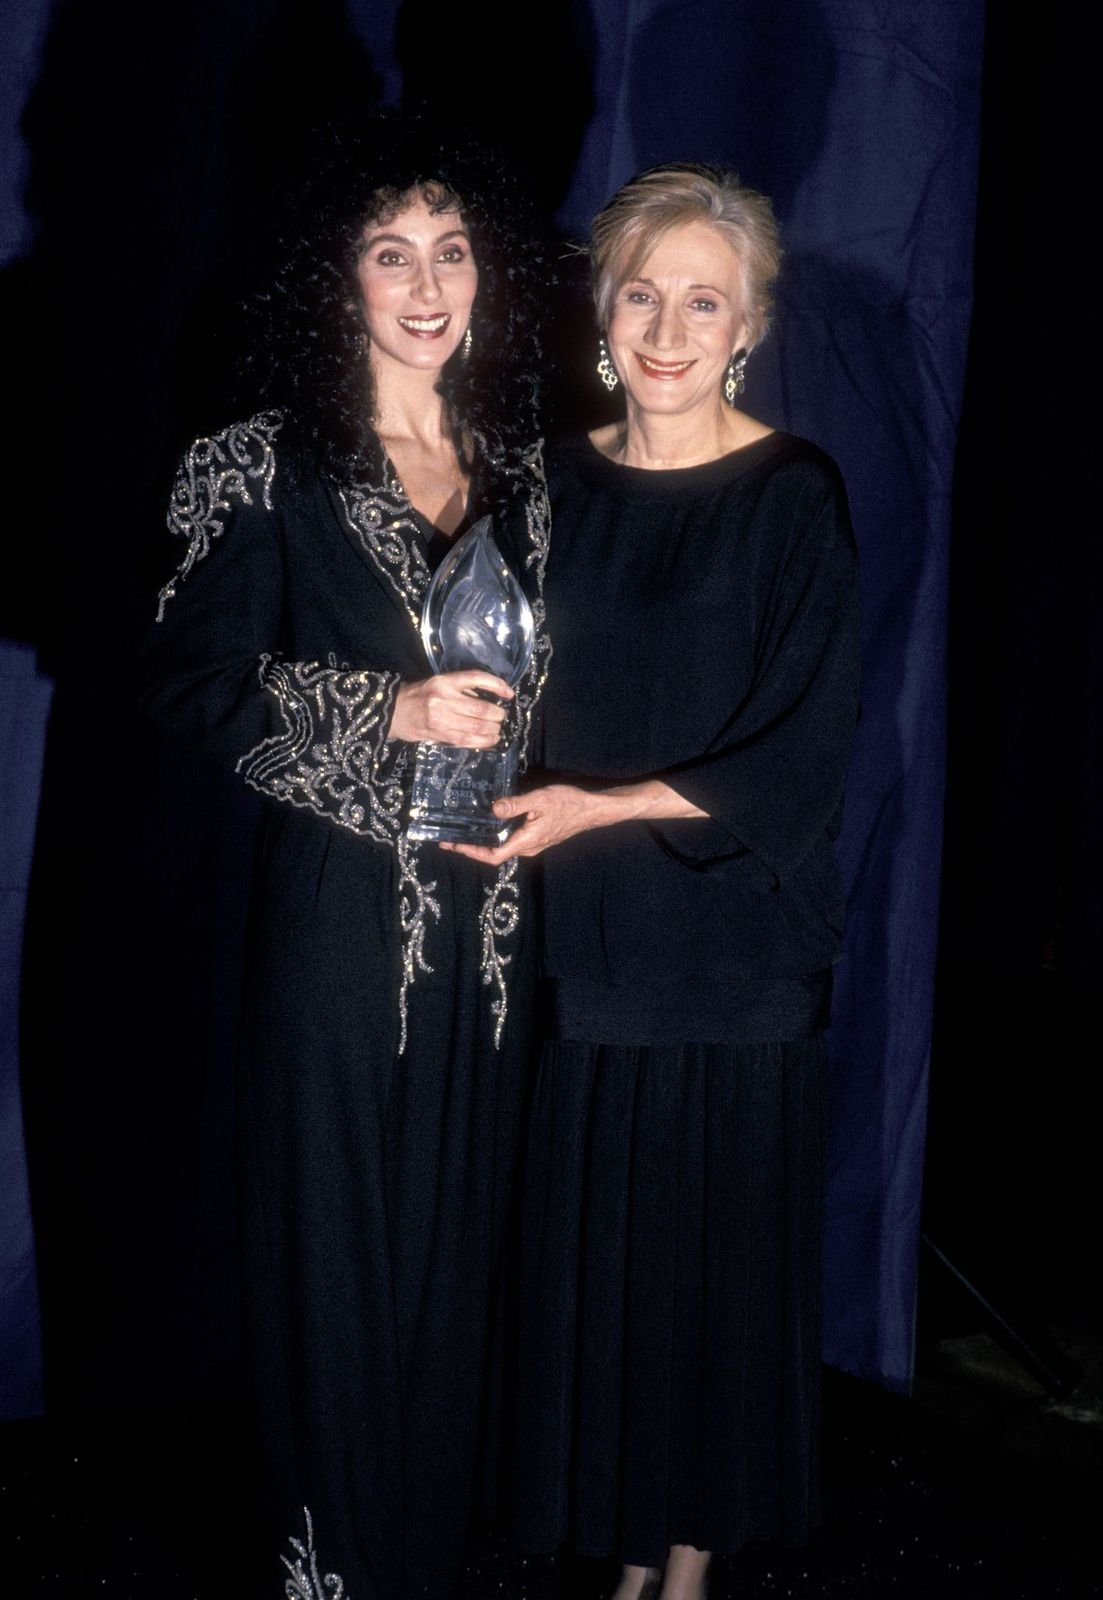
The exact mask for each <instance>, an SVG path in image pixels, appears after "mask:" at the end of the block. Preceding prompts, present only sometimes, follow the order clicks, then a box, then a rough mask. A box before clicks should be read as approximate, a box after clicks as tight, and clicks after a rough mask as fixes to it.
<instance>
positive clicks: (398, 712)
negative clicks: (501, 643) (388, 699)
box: [387, 670, 513, 750]
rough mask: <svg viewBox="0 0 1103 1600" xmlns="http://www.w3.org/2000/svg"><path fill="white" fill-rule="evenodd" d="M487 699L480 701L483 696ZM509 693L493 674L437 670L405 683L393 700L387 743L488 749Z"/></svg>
mask: <svg viewBox="0 0 1103 1600" xmlns="http://www.w3.org/2000/svg"><path fill="white" fill-rule="evenodd" d="M484 695H487V696H491V697H492V698H490V699H484V698H483V696H484ZM512 699H513V690H512V689H511V688H510V686H509V684H508V683H506V681H505V679H504V678H496V677H495V676H494V674H493V673H492V672H480V671H476V670H471V671H467V672H441V673H438V674H437V675H436V677H433V678H420V679H418V680H417V682H415V683H403V684H402V685H401V687H400V688H399V691H398V693H397V695H396V696H395V705H394V712H393V714H392V716H391V726H390V728H389V730H388V733H387V737H388V739H408V740H410V741H411V743H420V742H421V741H422V740H431V741H432V743H434V744H452V745H459V746H460V747H461V748H462V749H464V750H491V749H493V747H494V746H495V745H496V744H497V743H498V739H499V736H500V734H501V731H502V723H503V722H504V721H505V715H506V711H505V706H503V705H497V704H495V701H496V700H512Z"/></svg>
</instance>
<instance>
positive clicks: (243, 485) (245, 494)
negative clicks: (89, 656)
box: [157, 411, 283, 622]
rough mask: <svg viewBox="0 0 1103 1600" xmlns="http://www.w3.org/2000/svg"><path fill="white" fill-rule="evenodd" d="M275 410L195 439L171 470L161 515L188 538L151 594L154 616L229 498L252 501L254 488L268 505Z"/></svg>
mask: <svg viewBox="0 0 1103 1600" xmlns="http://www.w3.org/2000/svg"><path fill="white" fill-rule="evenodd" d="M282 422H283V418H282V417H281V416H280V414H279V412H278V411H260V412H258V413H257V415H256V416H255V417H250V418H249V421H248V422H236V423H234V424H233V426H232V427H229V428H223V430H222V432H221V433H216V434H212V436H211V437H210V438H209V439H197V440H196V441H195V443H194V444H193V445H192V446H191V447H190V449H189V450H188V452H187V454H186V455H185V457H184V460H183V462H182V463H181V466H180V470H179V472H178V473H177V474H176V481H175V483H174V484H173V487H172V496H171V498H170V500H169V509H168V516H167V518H166V521H167V523H168V529H169V532H170V533H175V534H178V535H180V536H181V537H182V538H185V539H186V540H187V541H188V548H187V550H186V551H185V553H184V559H183V561H182V562H181V563H180V565H179V567H178V568H177V569H176V572H175V573H174V574H173V576H172V577H171V578H170V580H169V582H168V583H166V584H165V587H164V588H163V589H162V590H161V592H160V594H159V595H158V596H157V621H158V622H160V621H161V619H162V617H163V616H164V614H165V606H166V605H167V603H168V602H169V601H170V600H172V599H173V598H174V597H175V595H176V585H177V584H178V583H180V582H181V581H182V580H183V579H184V578H186V577H187V576H188V573H189V572H190V571H191V569H192V568H193V567H194V566H195V563H196V562H197V561H202V559H203V557H204V556H205V555H206V554H207V552H208V550H209V549H210V548H211V540H212V539H217V538H218V537H219V535H220V534H221V533H222V531H223V529H224V527H225V525H226V524H225V521H224V517H225V515H226V513H227V512H229V511H230V510H232V508H233V502H234V500H239V501H241V503H242V504H243V505H247V506H251V505H252V504H253V495H254V493H257V492H259V493H260V495H261V497H262V499H263V501H264V505H265V507H266V509H267V510H269V511H271V509H272V480H273V478H274V477H275V474H276V455H275V451H274V450H273V448H272V441H273V440H274V439H275V437H276V434H277V433H278V432H279V430H280V427H281V426H282Z"/></svg>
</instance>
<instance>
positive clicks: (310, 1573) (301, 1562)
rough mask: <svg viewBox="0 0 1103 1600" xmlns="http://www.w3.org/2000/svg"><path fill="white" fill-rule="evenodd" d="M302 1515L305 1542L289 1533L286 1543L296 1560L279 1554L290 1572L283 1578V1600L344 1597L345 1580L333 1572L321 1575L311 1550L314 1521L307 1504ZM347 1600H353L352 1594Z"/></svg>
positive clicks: (337, 1599)
mask: <svg viewBox="0 0 1103 1600" xmlns="http://www.w3.org/2000/svg"><path fill="white" fill-rule="evenodd" d="M303 1516H304V1517H305V1518H306V1543H305V1544H304V1543H303V1542H302V1540H301V1539H296V1538H295V1537H294V1536H293V1535H292V1537H291V1538H289V1539H288V1541H287V1542H288V1544H289V1545H290V1546H291V1548H292V1550H293V1551H294V1552H295V1557H296V1559H295V1560H294V1561H292V1559H291V1557H290V1556H281V1557H280V1560H281V1561H282V1562H283V1564H284V1566H285V1567H286V1568H287V1570H288V1572H289V1573H290V1574H291V1576H290V1577H289V1578H285V1579H284V1585H283V1592H284V1596H285V1600H344V1594H345V1580H344V1579H343V1578H339V1577H338V1576H337V1574H336V1573H335V1572H327V1573H326V1575H325V1577H323V1576H322V1573H321V1569H320V1567H319V1566H318V1556H317V1553H316V1552H315V1549H314V1522H313V1519H312V1518H311V1515H310V1512H309V1511H308V1509H307V1508H306V1506H304V1507H303ZM349 1600H352V1597H351V1596H349Z"/></svg>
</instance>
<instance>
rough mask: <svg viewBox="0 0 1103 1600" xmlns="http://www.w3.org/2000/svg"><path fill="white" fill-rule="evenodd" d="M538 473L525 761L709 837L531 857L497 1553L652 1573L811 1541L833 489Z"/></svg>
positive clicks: (581, 840) (827, 465)
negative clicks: (534, 722)
mask: <svg viewBox="0 0 1103 1600" xmlns="http://www.w3.org/2000/svg"><path fill="white" fill-rule="evenodd" d="M549 476H550V482H551V487H552V507H553V518H554V522H555V540H554V543H553V548H552V553H551V559H550V561H549V565H548V573H547V598H548V613H549V626H550V627H552V628H554V629H555V630H556V632H555V637H556V670H555V673H554V674H553V678H552V681H551V682H550V683H549V686H548V692H547V694H546V696H545V700H544V706H543V717H542V721H543V728H544V734H543V750H542V764H543V765H544V766H545V767H546V768H547V769H548V770H549V771H550V772H552V773H556V774H561V775H565V776H567V777H568V778H570V779H572V780H573V781H577V782H581V783H583V784H586V783H593V784H597V785H599V786H600V785H607V784H609V783H614V782H617V781H621V782H625V781H629V780H631V779H634V778H642V777H648V776H660V777H662V778H664V780H665V781H666V782H668V783H669V784H670V785H671V786H672V787H673V788H675V789H676V790H678V791H679V792H680V793H682V794H683V795H685V796H686V797H687V798H688V799H690V800H692V801H693V802H694V803H695V804H696V805H698V806H700V807H701V809H702V810H703V811H705V812H706V813H707V816H706V818H704V819H684V820H676V821H670V822H663V823H653V824H644V823H630V824H629V823H625V824H619V825H617V826H614V827H610V828H605V829H601V830H595V831H594V832H591V833H587V834H582V835H578V836H576V837H575V838H574V839H572V840H570V841H569V842H568V843H567V844H566V845H565V846H562V847H559V848H557V849H555V850H552V851H550V852H548V854H547V855H546V856H545V857H543V858H542V859H543V940H544V946H545V956H544V965H545V977H544V979H543V1012H544V1029H545V1043H544V1046H543V1050H542V1056H541V1061H540V1068H539V1073H538V1077H537V1081H536V1085H535V1091H534V1101H533V1107H532V1114H531V1120H530V1124H529V1129H528V1147H527V1160H526V1169H525V1170H526V1179H525V1189H524V1196H523V1221H522V1244H521V1276H520V1308H521V1313H520V1354H519V1381H518V1405H519V1418H520V1421H519V1430H520V1431H519V1439H518V1450H517V1455H518V1463H519V1466H518V1476H517V1485H518V1487H517V1508H516V1512H517V1535H518V1539H519V1541H520V1543H521V1544H522V1546H524V1547H526V1548H528V1549H532V1550H537V1551H547V1550H551V1549H554V1548H556V1547H557V1546H558V1545H559V1544H561V1543H562V1542H563V1541H564V1540H570V1541H571V1542H573V1544H574V1545H575V1547H576V1548H577V1549H579V1550H580V1551H581V1552H582V1553H584V1554H588V1555H611V1554H616V1555H617V1556H619V1557H620V1559H621V1560H623V1561H626V1562H631V1563H636V1564H640V1565H648V1566H655V1565H661V1564H662V1562H663V1561H664V1560H665V1557H666V1552H667V1549H668V1547H669V1546H670V1545H672V1544H683V1543H684V1544H692V1545H695V1546H697V1547H698V1548H699V1549H704V1550H711V1551H715V1552H727V1553H731V1552H733V1551H735V1550H737V1549H738V1548H739V1547H740V1546H741V1545H742V1544H743V1543H744V1542H745V1541H747V1540H749V1539H757V1538H765V1537H772V1536H782V1537H785V1538H787V1539H792V1540H799V1539H801V1538H803V1537H804V1536H805V1534H806V1533H807V1531H808V1528H809V1526H810V1524H811V1523H812V1521H813V1520H814V1518H815V1515H816V1499H817V1489H816V1439H817V1417H818V1393H819V1327H818V1325H819V1304H820V1286H819V1274H820V1234H821V1225H822V1183H823V1122H824V1064H823V1046H822V1029H823V1026H824V1023H825V1021H826V1017H827V1008H828V1003H829V994H830V969H831V966H832V964H833V963H834V961H835V960H836V959H837V958H838V956H839V952H840V935H841V928H842V906H841V899H840V893H839V885H838V881H837V876H836V870H835V863H834V858H833V848H832V840H833V838H834V836H835V834H836V832H837V829H838V824H839V813H840V806H841V801H842V792H843V782H844V775H845V770H846V763H847V755H848V750H849V745H850V740H851V735H852V731H853V727H854V723H855V719H856V714H857V692H858V661H859V636H858V613H857V594H856V562H855V550H854V542H853V536H852V533H851V530H850V523H849V517H848V513H847V507H846V498H845V493H844V490H843V487H842V484H841V481H840V479H839V475H838V472H837V470H836V468H835V467H834V465H833V463H832V462H831V461H830V460H829V459H828V458H827V457H826V456H824V455H823V454H822V452H820V451H819V450H817V449H816V448H815V447H814V446H812V445H810V444H807V443H806V442H804V441H803V440H799V439H796V438H793V437H791V436H789V435H786V434H782V433H774V434H771V435H770V436H768V437H766V438H764V439H762V440H760V441H758V442H757V443H754V444H751V445H749V446H747V447H746V448H744V449H741V450H738V451H736V452H734V453H733V454H731V455H728V456H725V457H723V458H722V459H720V460H718V461H715V462H711V463H708V464H707V465H703V466H699V467H693V468H687V469H678V470H672V471H647V470H643V469H634V468H630V467H623V466H618V465H615V464H614V463H612V462H610V461H608V460H606V459H605V458H604V457H603V456H601V455H599V454H598V452H597V451H596V450H594V448H593V447H592V446H591V445H590V444H589V442H588V441H586V440H580V441H577V442H572V443H570V444H568V445H566V446H564V447H561V448H560V450H559V451H558V453H557V455H556V456H555V457H554V458H553V459H552V462H551V464H550V466H549Z"/></svg>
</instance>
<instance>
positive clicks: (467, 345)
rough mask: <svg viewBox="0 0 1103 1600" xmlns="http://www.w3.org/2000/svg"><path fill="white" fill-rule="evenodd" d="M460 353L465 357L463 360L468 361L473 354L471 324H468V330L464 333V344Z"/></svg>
mask: <svg viewBox="0 0 1103 1600" xmlns="http://www.w3.org/2000/svg"><path fill="white" fill-rule="evenodd" d="M460 351H461V354H462V355H463V359H464V360H465V361H466V360H467V358H468V357H469V356H470V354H471V324H470V322H469V323H468V324H467V327H466V329H465V331H464V335H463V343H462V344H461V345H460Z"/></svg>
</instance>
